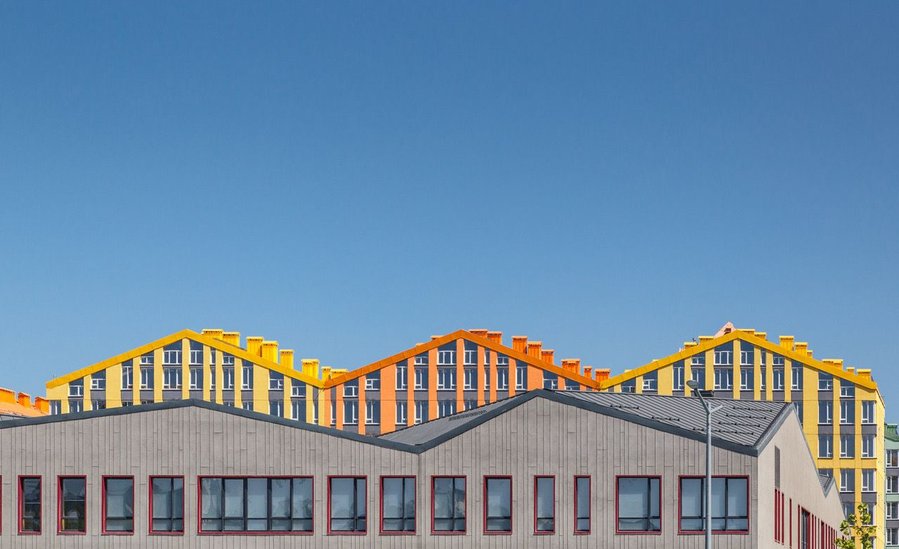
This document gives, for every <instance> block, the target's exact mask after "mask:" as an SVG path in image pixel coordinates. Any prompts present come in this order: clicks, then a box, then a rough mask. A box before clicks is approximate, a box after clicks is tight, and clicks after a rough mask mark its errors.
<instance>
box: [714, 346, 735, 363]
mask: <svg viewBox="0 0 899 549" xmlns="http://www.w3.org/2000/svg"><path fill="white" fill-rule="evenodd" d="M733 363H734V360H733V351H728V350H718V349H715V366H730V365H732V364H733Z"/></svg>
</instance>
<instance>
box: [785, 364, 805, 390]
mask: <svg viewBox="0 0 899 549" xmlns="http://www.w3.org/2000/svg"><path fill="white" fill-rule="evenodd" d="M781 359H783V357H781ZM792 373H793V377H792V378H791V379H790V389H791V390H793V391H801V390H802V364H794V365H793V367H792Z"/></svg>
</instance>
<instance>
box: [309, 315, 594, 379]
mask: <svg viewBox="0 0 899 549" xmlns="http://www.w3.org/2000/svg"><path fill="white" fill-rule="evenodd" d="M457 339H464V340H467V341H470V342H472V343H476V344H477V345H480V346H482V347H484V348H486V349H490V350H491V351H495V352H497V353H502V354H504V355H506V356H508V357H510V358H514V359H515V360H518V361H521V362H525V363H527V364H530V365H531V366H534V367H537V368H540V369H543V370H546V371H547V372H551V373H554V374H557V375H559V376H560V377H564V378H566V379H570V380H572V381H576V382H578V384H580V385H584V386H586V387H590V388H594V389H597V388H599V385H600V383H599V382H598V381H595V380H593V379H590V378H589V377H586V376H583V375H581V374H580V373H577V374H576V373H573V372H568V371H566V370H564V369H563V368H561V367H559V366H556V365H555V364H552V363H549V362H546V361H545V360H541V359H539V358H536V357H533V356H531V355H529V354H527V353H523V352H521V351H517V350H515V349H513V348H511V347H506V346H505V345H503V344H501V343H496V342H494V341H491V340H490V339H488V338H486V337H483V336H479V335H477V334H474V333H472V332H469V331H468V330H456V331H455V332H453V333H451V334H447V335H444V336H440V337H437V338H434V339H432V340H431V341H429V342H427V343H422V344H421V345H416V346H415V347H412V348H411V349H406V350H405V351H402V352H399V353H397V354H395V355H391V356H389V357H387V358H383V359H381V360H378V361H375V362H372V363H371V364H367V365H365V366H362V367H361V368H357V369H355V370H351V371H349V372H347V373H345V374H342V375H339V376H337V377H334V378H332V379H331V380H329V381H327V382H326V383H325V388H329V387H333V386H335V385H340V384H343V383H346V382H347V381H351V380H353V379H357V378H359V377H362V376H364V375H366V374H369V373H371V372H375V371H377V370H380V369H382V368H385V367H387V366H390V365H392V364H396V363H397V362H402V361H403V360H408V359H410V358H414V357H415V356H416V355H420V354H421V353H425V352H427V351H430V350H431V349H436V348H438V347H440V346H442V345H446V344H447V343H452V342H453V341H456V340H457Z"/></svg>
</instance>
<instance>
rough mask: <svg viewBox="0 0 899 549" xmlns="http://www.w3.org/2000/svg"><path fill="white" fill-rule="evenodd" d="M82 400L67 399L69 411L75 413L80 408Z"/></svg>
mask: <svg viewBox="0 0 899 549" xmlns="http://www.w3.org/2000/svg"><path fill="white" fill-rule="evenodd" d="M82 406H83V404H82V402H81V401H80V400H70V401H69V413H72V414H74V413H77V412H80V411H81V410H82Z"/></svg>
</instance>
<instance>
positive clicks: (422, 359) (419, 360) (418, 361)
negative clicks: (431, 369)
mask: <svg viewBox="0 0 899 549" xmlns="http://www.w3.org/2000/svg"><path fill="white" fill-rule="evenodd" d="M414 365H415V366H427V365H428V355H427V353H424V354H421V355H418V356H416V357H415V364H414Z"/></svg>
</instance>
